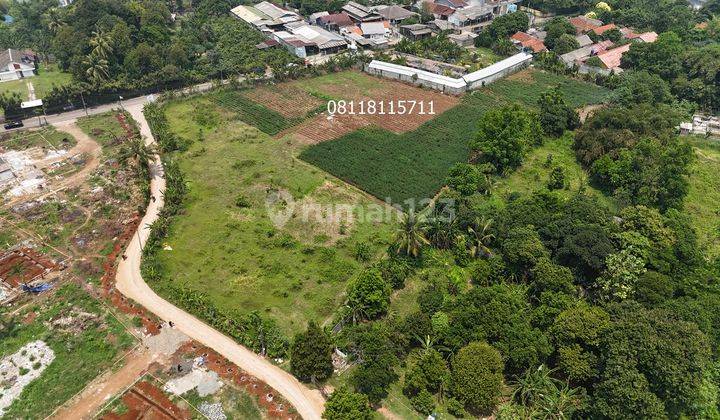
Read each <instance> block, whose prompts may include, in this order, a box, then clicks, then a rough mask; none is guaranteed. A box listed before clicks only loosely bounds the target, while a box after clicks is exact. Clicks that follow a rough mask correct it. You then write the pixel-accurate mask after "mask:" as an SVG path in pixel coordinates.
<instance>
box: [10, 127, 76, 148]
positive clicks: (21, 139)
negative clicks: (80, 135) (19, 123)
mask: <svg viewBox="0 0 720 420" xmlns="http://www.w3.org/2000/svg"><path fill="white" fill-rule="evenodd" d="M76 143H77V141H76V140H75V138H74V137H73V136H71V135H69V134H67V133H64V132H62V131H58V130H56V129H55V127H52V126H50V127H45V128H43V129H40V130H34V131H26V130H22V131H13V132H10V133H5V134H3V135H2V137H0V147H4V148H6V149H10V150H26V149H29V148H31V147H42V148H46V149H69V148H71V147H72V146H74V145H75V144H76Z"/></svg>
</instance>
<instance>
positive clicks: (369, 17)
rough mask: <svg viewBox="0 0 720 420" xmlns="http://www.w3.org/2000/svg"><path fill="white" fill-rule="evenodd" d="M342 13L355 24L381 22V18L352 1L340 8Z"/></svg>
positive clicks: (366, 7) (367, 8)
mask: <svg viewBox="0 0 720 420" xmlns="http://www.w3.org/2000/svg"><path fill="white" fill-rule="evenodd" d="M342 10H343V12H345V13H347V14H348V16H350V18H351V19H352V20H354V21H355V22H358V23H360V22H375V21H380V20H382V16H380V15H379V14H377V13H376V12H374V11H373V10H371V9H370V8H369V7H368V6H364V5H362V4H359V3H355V2H354V1H350V2H348V3H347V4H346V5H345V6H343V7H342Z"/></svg>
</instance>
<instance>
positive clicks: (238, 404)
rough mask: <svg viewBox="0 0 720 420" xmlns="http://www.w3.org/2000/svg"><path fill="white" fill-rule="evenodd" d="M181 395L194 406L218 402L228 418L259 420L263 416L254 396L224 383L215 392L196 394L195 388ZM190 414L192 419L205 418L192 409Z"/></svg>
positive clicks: (199, 419)
mask: <svg viewBox="0 0 720 420" xmlns="http://www.w3.org/2000/svg"><path fill="white" fill-rule="evenodd" d="M182 397H183V398H184V399H185V400H187V401H188V402H189V403H190V404H191V405H192V406H193V407H195V408H197V407H198V406H200V404H202V403H203V402H206V403H208V404H215V403H218V402H219V403H220V404H222V410H223V413H225V415H226V416H227V417H228V418H230V419H243V420H244V419H247V420H261V419H263V418H265V413H264V412H263V410H262V409H261V408H260V405H259V404H258V402H257V400H256V399H255V397H253V396H252V395H250V394H248V393H247V392H245V391H244V390H241V389H238V388H236V387H234V386H232V385H227V384H226V385H225V386H223V387H222V388H221V389H220V390H219V391H217V392H216V393H214V394H212V395H208V396H206V397H201V396H200V395H198V392H197V391H196V390H195V389H193V390H191V391H190V392H187V393H185V394H183V395H182ZM180 404H182V403H180ZM192 414H193V416H192V418H193V419H197V420H202V419H206V418H207V417H205V416H204V415H202V414H201V413H199V412H197V411H193V413H192Z"/></svg>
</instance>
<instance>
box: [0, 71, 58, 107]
mask: <svg viewBox="0 0 720 420" xmlns="http://www.w3.org/2000/svg"><path fill="white" fill-rule="evenodd" d="M71 79H72V76H71V75H70V73H65V72H63V71H61V70H59V69H58V68H57V66H56V65H54V64H50V65H49V66H46V65H44V64H42V63H41V64H40V70H38V74H37V75H36V76H33V77H27V78H25V79H20V80H11V81H8V82H2V83H0V93H5V92H11V93H12V92H17V93H19V94H20V96H21V97H22V99H23V100H24V101H25V100H28V99H29V98H28V89H27V82H32V84H33V87H34V88H35V96H36V97H37V98H38V99H42V98H43V97H44V96H45V95H47V94H48V92H50V91H51V90H52V88H53V85H57V86H62V85H66V84H68V83H70V80H71Z"/></svg>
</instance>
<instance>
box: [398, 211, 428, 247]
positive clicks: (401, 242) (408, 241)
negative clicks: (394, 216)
mask: <svg viewBox="0 0 720 420" xmlns="http://www.w3.org/2000/svg"><path fill="white" fill-rule="evenodd" d="M422 224H423V221H422V220H421V219H420V216H419V215H418V214H417V213H415V211H414V210H408V212H407V213H405V214H404V215H403V217H402V219H401V221H400V226H398V228H397V229H396V230H395V249H396V252H397V253H398V254H402V255H406V256H408V257H413V258H417V257H418V256H419V255H420V251H421V250H422V247H423V245H426V244H428V240H427V239H426V238H425V232H424V230H423V226H422Z"/></svg>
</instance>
